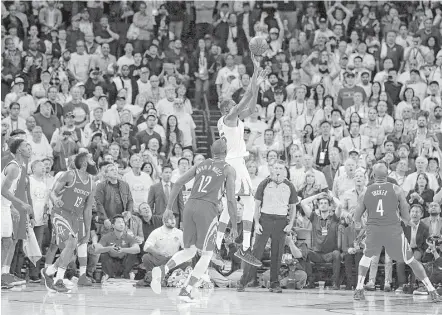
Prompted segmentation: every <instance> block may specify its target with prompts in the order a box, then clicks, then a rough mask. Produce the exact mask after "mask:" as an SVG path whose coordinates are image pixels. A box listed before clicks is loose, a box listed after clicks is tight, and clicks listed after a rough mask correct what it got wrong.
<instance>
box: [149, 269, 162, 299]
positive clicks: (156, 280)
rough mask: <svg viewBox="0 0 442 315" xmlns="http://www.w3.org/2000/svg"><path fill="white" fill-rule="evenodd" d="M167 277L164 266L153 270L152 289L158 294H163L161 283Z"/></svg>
mask: <svg viewBox="0 0 442 315" xmlns="http://www.w3.org/2000/svg"><path fill="white" fill-rule="evenodd" d="M165 276H166V273H165V270H164V266H160V267H155V268H153V269H152V282H151V283H150V287H151V288H152V291H153V292H155V293H156V294H160V293H161V283H162V282H163V279H164V277H165Z"/></svg>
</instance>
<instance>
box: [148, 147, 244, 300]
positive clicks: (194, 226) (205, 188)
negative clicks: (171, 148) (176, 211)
mask: <svg viewBox="0 0 442 315" xmlns="http://www.w3.org/2000/svg"><path fill="white" fill-rule="evenodd" d="M226 152H227V146H226V143H225V142H224V141H222V140H220V139H219V140H216V141H215V142H214V143H213V145H212V157H213V158H212V159H207V160H205V161H204V162H202V163H201V164H199V165H198V166H194V167H192V168H191V169H190V170H189V171H188V172H187V173H185V174H184V175H183V176H182V177H181V178H179V179H178V180H177V182H176V183H175V185H174V186H173V188H172V191H171V193H170V197H169V200H168V204H167V207H166V211H170V212H171V210H170V209H172V205H173V204H174V202H175V199H176V198H177V196H178V194H179V192H180V191H181V189H182V188H183V186H184V185H185V184H186V183H188V182H189V181H191V180H192V179H194V178H195V182H194V184H193V188H192V192H191V193H190V197H189V200H188V201H187V203H186V206H185V208H184V212H183V239H184V250H182V251H179V252H178V253H176V254H175V255H173V257H172V258H171V259H170V260H169V261H168V262H167V263H166V265H164V266H161V267H155V268H154V269H153V270H152V282H151V285H150V286H151V288H152V290H153V291H154V292H155V293H157V294H159V293H161V282H162V280H163V279H164V277H165V275H166V274H167V273H168V272H169V271H170V270H172V269H173V268H175V267H177V266H179V265H181V264H182V263H184V262H186V261H189V260H190V259H192V258H193V257H194V256H195V255H196V253H197V250H198V249H199V250H200V251H201V257H200V259H199V260H198V263H197V264H196V265H195V269H194V270H193V272H192V274H191V276H190V280H189V282H188V284H187V285H186V286H184V287H183V288H182V289H181V292H180V293H179V296H178V297H179V299H180V300H182V301H184V302H189V303H191V302H192V301H193V298H192V296H191V292H192V289H193V287H194V286H195V284H196V283H197V282H198V281H199V279H200V278H201V276H202V275H204V273H205V272H206V271H207V268H208V267H209V263H210V260H211V259H212V255H213V250H214V248H215V238H216V231H217V225H218V204H219V202H220V199H221V196H222V195H223V194H224V189H225V190H226V195H227V204H228V211H229V213H230V216H231V218H232V224H233V226H234V227H233V232H232V233H233V234H234V235H237V234H238V232H237V231H236V211H237V208H236V198H235V170H234V169H233V167H231V166H230V165H229V164H227V163H226V162H225V157H226Z"/></svg>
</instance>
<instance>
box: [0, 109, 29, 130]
mask: <svg viewBox="0 0 442 315" xmlns="http://www.w3.org/2000/svg"><path fill="white" fill-rule="evenodd" d="M3 121H4V122H5V123H6V124H7V125H8V128H7V132H6V135H8V136H9V134H10V133H11V132H12V131H14V130H16V129H21V130H25V129H26V121H25V120H24V119H23V118H22V117H20V104H19V103H16V102H14V103H11V104H10V105H9V116H8V117H6V118H5V119H4V120H3Z"/></svg>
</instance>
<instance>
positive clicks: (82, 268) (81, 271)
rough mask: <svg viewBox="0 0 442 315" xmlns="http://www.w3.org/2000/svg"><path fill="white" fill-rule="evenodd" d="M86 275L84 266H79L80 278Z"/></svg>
mask: <svg viewBox="0 0 442 315" xmlns="http://www.w3.org/2000/svg"><path fill="white" fill-rule="evenodd" d="M85 273H86V266H80V276H82V275H84V274H85Z"/></svg>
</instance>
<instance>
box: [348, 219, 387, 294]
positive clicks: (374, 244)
mask: <svg viewBox="0 0 442 315" xmlns="http://www.w3.org/2000/svg"><path fill="white" fill-rule="evenodd" d="M380 232H381V230H380V229H379V228H377V227H372V226H367V227H366V233H367V238H366V240H365V250H364V255H363V256H362V258H361V260H360V261H359V267H358V282H357V284H356V290H355V293H354V296H353V298H354V299H355V300H364V299H365V295H364V283H365V277H366V275H367V271H368V269H369V268H370V264H371V258H372V257H373V256H374V255H376V254H378V253H379V252H380V251H381V249H382V236H383V235H382V233H380Z"/></svg>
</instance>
